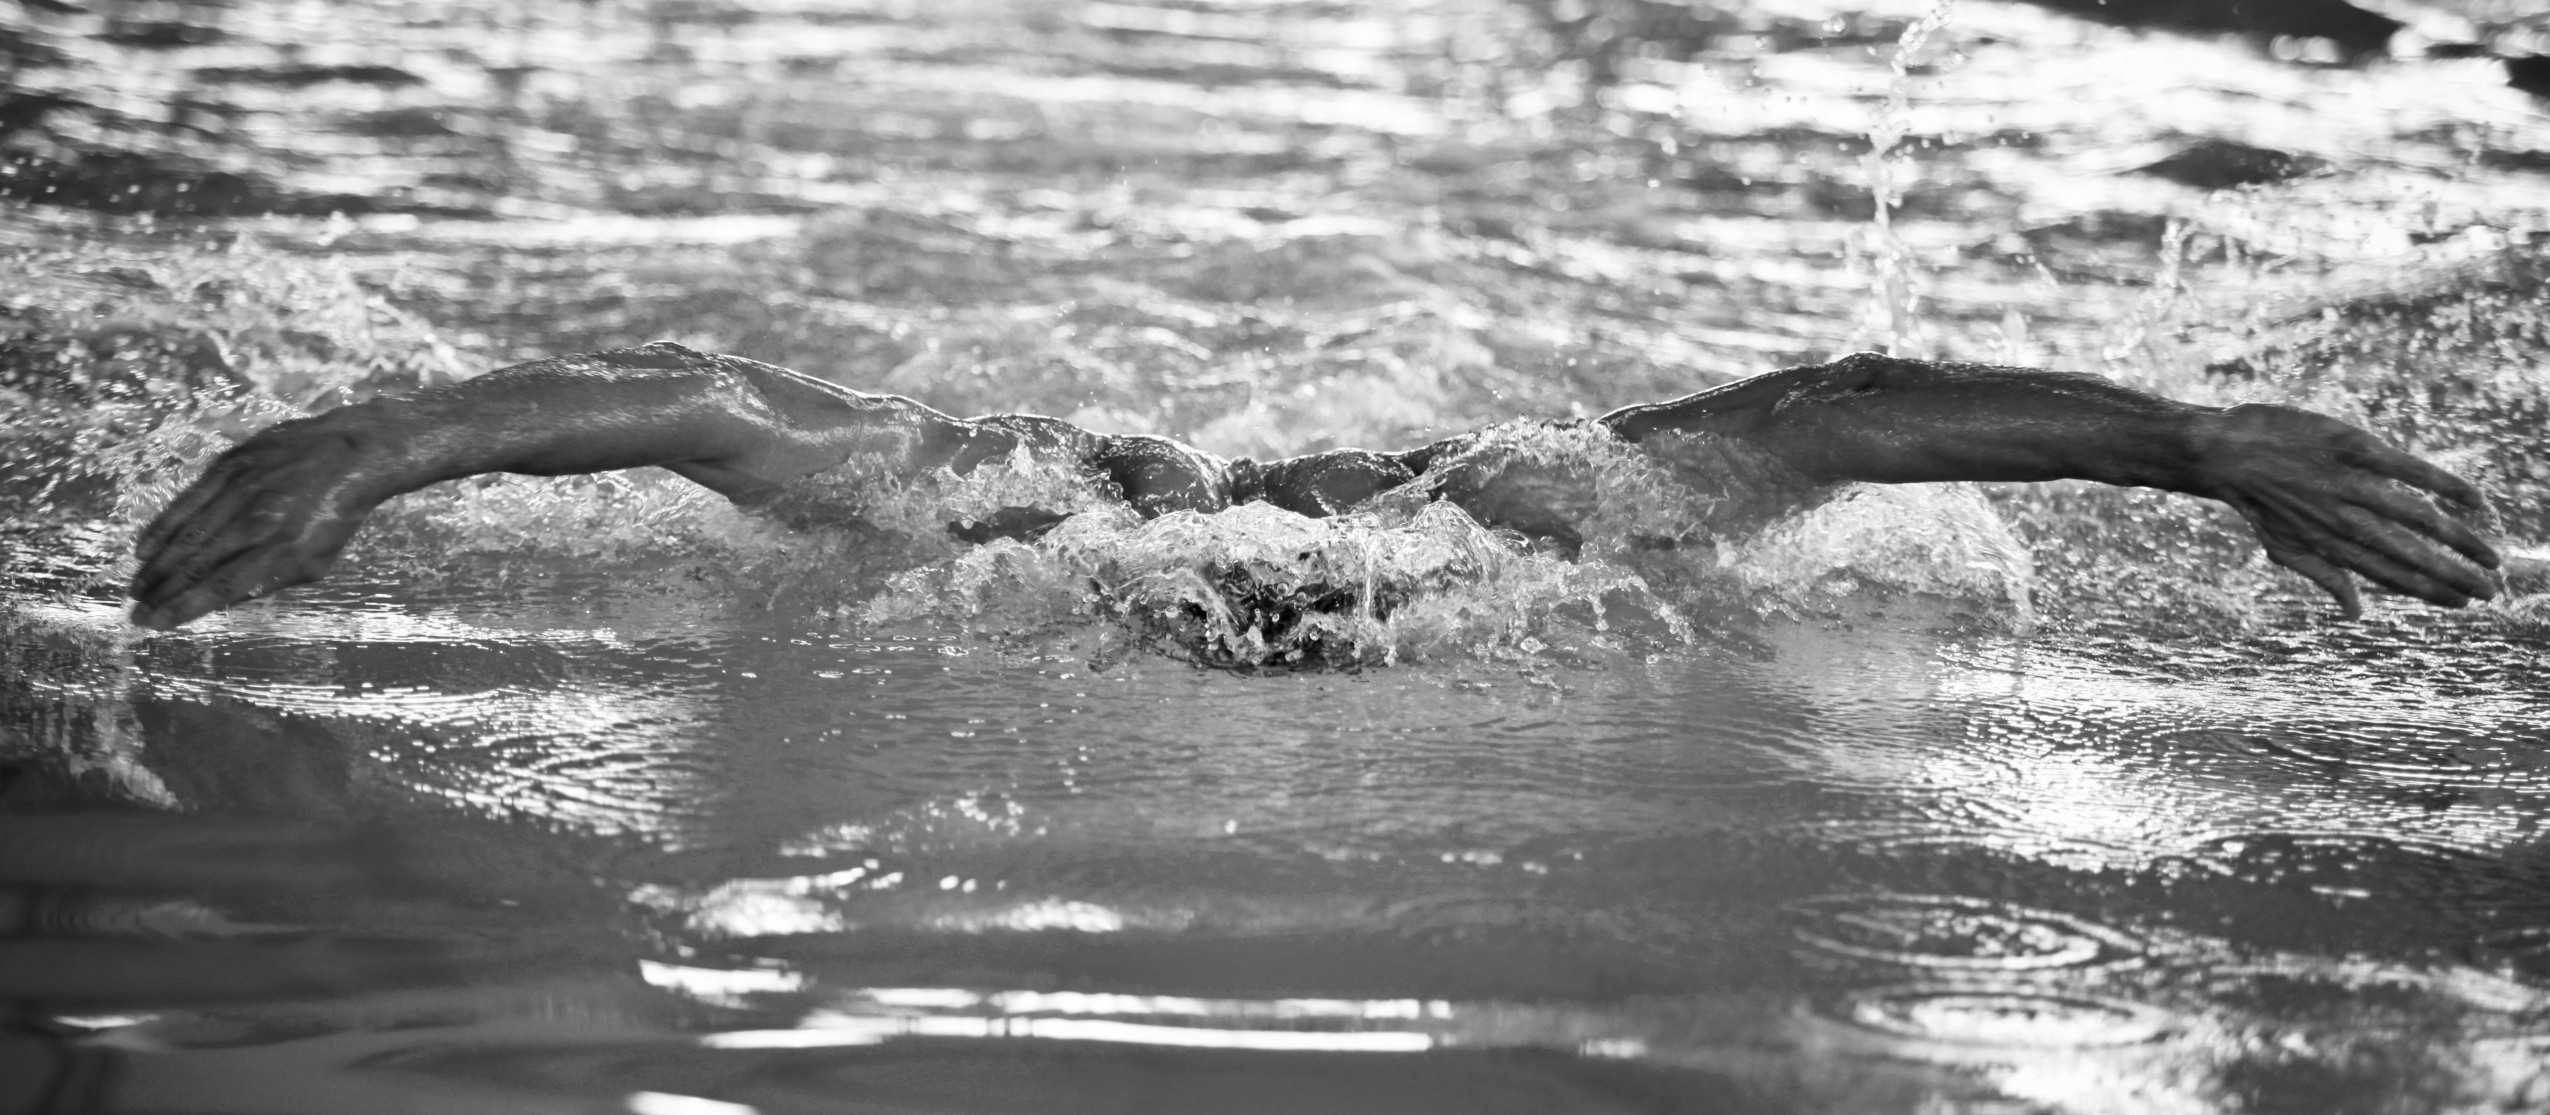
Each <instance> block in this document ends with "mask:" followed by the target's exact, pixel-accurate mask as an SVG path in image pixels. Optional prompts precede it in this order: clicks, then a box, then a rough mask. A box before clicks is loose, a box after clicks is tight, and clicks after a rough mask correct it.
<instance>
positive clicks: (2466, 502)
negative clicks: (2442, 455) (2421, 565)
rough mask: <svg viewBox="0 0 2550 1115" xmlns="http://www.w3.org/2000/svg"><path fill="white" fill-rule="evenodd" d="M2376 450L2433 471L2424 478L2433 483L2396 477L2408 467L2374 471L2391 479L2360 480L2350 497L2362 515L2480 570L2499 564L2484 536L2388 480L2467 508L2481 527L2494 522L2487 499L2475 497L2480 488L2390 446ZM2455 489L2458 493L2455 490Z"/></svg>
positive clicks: (2459, 519)
mask: <svg viewBox="0 0 2550 1115" xmlns="http://www.w3.org/2000/svg"><path fill="white" fill-rule="evenodd" d="M2380 448H2382V449H2384V450H2387V451H2388V452H2390V453H2391V454H2392V455H2393V456H2396V457H2398V458H2401V459H2402V460H2405V461H2407V462H2409V463H2411V464H2414V465H2416V466H2418V467H2419V468H2421V469H2424V470H2426V471H2427V472H2429V473H2431V474H2432V476H2430V477H2428V478H2426V481H2432V482H2425V481H2421V480H2417V479H2411V478H2409V477H2406V476H2401V475H2399V473H2400V472H2402V471H2409V470H2406V469H2400V470H2392V469H2372V470H2371V471H2374V472H2378V473H2380V474H2381V475H2382V476H2384V477H2388V478H2389V480H2374V479H2369V478H2368V479H2365V480H2362V481H2360V482H2359V483H2357V484H2356V485H2355V490H2354V491H2352V492H2350V493H2348V498H2349V500H2350V502H2352V503H2353V504H2354V505H2355V506H2356V507H2358V508H2361V509H2363V510H2364V511H2366V512H2370V513H2371V514H2373V515H2377V516H2380V517H2381V518H2383V519H2387V520H2389V521H2391V522H2395V523H2399V524H2401V525H2403V526H2406V527H2408V528H2411V529H2413V530H2415V531H2416V532H2417V533H2419V534H2421V535H2424V536H2425V537H2427V538H2431V539H2434V540H2435V541H2437V542H2441V543H2443V544H2444V545H2446V546H2450V547H2452V549H2453V550H2454V551H2456V552H2458V553H2459V554H2461V555H2462V556H2463V557H2465V558H2468V559H2470V560H2471V561H2473V562H2476V563H2478V564H2479V565H2481V566H2484V567H2486V568H2489V569H2494V568H2496V567H2497V565H2498V563H2499V561H2501V560H2502V559H2501V558H2500V557H2499V556H2498V553H2497V548H2496V547H2495V546H2492V545H2489V543H2488V540H2487V539H2486V538H2484V537H2482V536H2481V535H2480V533H2479V531H2478V530H2477V529H2475V528H2473V527H2472V526H2471V525H2470V524H2469V523H2467V522H2464V521H2463V520H2462V519H2461V518H2459V517H2457V516H2453V515H2448V514H2445V513H2444V511H2443V510H2442V509H2441V508H2439V507H2437V506H2436V505H2435V501H2433V500H2431V499H2428V498H2426V497H2425V496H2423V495H2419V494H2416V493H2413V492H2408V491H2404V490H2402V489H2401V488H2400V487H2399V485H2398V484H2393V483H2390V480H2396V481H2399V483H2400V484H2409V485H2414V486H2416V487H2418V488H2423V489H2425V490H2427V491H2430V492H2435V493H2437V494H2439V495H2442V496H2444V497H2446V498H2448V499H2451V500H2452V501H2453V502H2455V503H2457V504H2461V505H2462V506H2464V507H2466V508H2468V509H2470V511H2471V513H2472V514H2474V515H2476V516H2478V517H2479V520H2480V522H2481V523H2483V524H2492V523H2493V520H2494V519H2495V513H2494V511H2493V510H2492V509H2491V508H2490V507H2489V506H2488V501H2487V499H2486V498H2485V497H2483V496H2481V495H2480V494H2479V491H2478V489H2477V488H2474V487H2472V486H2471V485H2470V482H2469V481H2466V480H2463V479H2462V478H2460V477H2458V476H2455V475H2453V474H2452V473H2449V472H2445V471H2444V470H2442V469H2440V468H2436V467H2435V466H2433V465H2430V464H2427V463H2426V462H2424V461H2420V460H2418V459H2417V458H2415V457H2411V456H2409V455H2407V454H2405V453H2400V452H2399V451H2397V450H2392V449H2390V448H2389V447H2388V446H2381V447H2380ZM2368 467H2369V466H2368ZM2437 478H2440V480H2438V479H2437ZM2442 481H2449V482H2450V485H2451V486H2447V487H2438V486H2437V484H2439V483H2441V482H2442ZM2454 487H2457V488H2458V489H2459V490H2457V491H2456V490H2453V489H2454ZM2465 496H2466V497H2467V499H2465Z"/></svg>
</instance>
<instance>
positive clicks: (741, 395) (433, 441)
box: [132, 343, 1076, 629]
mask: <svg viewBox="0 0 2550 1115" xmlns="http://www.w3.org/2000/svg"><path fill="white" fill-rule="evenodd" d="M1054 425H1055V426H1056V427H1058V428H1060V430H1061V433H1060V434H1058V435H1057V436H1062V435H1067V434H1069V433H1075V432H1076V431H1070V430H1069V429H1068V428H1067V427H1061V426H1060V424H1059V423H1055V424H1054ZM1016 443H1017V437H1016V436H1015V431H1011V430H1007V429H1004V428H1001V427H997V426H992V425H986V424H983V423H974V422H966V421H963V420H959V419H955V418H951V417H949V416H947V415H945V414H941V413H939V412H938V411H935V410H931V409H930V408H928V407H925V406H922V405H921V404H919V403H916V402H913V401H912V400H910V399H904V398H900V397H898V396H891V395H868V394H863V393H860V392H855V391H850V390H847V389H844V388H840V387H836V386H834V385H832V384H829V383H825V382H823V381H821V380H817V379H813V378H811V377H807V376H802V375H798V374H796V373H794V372H789V371H785V370H783V369H780V368H774V367H771V366H770V365H766V364H757V363H754V362H753V361H749V360H741V359H737V358H733V357H723V356H708V355H705V354H702V353H697V352H693V351H691V350H689V349H685V348H682V347H680V346H678V345H672V344H665V343H658V344H653V345H647V346H644V347H642V348H638V349H630V350H625V351H619V352H609V353H597V354H592V355H587V356H572V357H562V358H559V359H554V360H542V361H537V362H534V363H530V364H524V365H520V366H517V367H512V368H506V369H503V370H500V371H495V372H490V373H488V374H487V375H484V376H480V377H478V378H476V379H471V380H465V381H463V382H460V383H456V384H450V385H447V386H443V387H436V388H430V389H427V390H425V391H420V392H417V393H415V394H413V395H407V396H402V397H394V398H393V397H385V398H380V399H374V400H371V401H369V402H364V403H358V404H355V405H352V406H347V407H340V408H338V409H336V410H333V411H329V412H328V413H326V414H322V415H318V416H316V417H313V418H305V419H300V420H296V421H292V422H286V423H283V424H281V425H278V426H274V427H271V428H269V429H266V430H264V431H261V432H259V433H258V434H257V435H256V436H254V437H251V438H249V439H248V440H247V441H245V442H242V443H241V444H239V445H238V446H236V447H234V448H232V449H231V450H230V451H229V452H227V453H225V454H223V455H222V456H221V458H220V459H218V460H216V461H215V462H214V463H213V465H212V466H211V467H210V468H208V469H206V470H205V472H204V475H203V476H201V477H200V478H198V479H197V480H196V481H195V482H194V483H193V484H192V485H191V486H189V487H188V488H187V489H186V490H185V491H184V492H182V493H180V494H179V495H178V497H177V498H176V499H175V500H173V501H171V502H170V503H169V505H168V507H167V508H166V509H164V510H162V511H161V512H160V514H159V516H158V517H157V518H156V519H154V520H153V521H152V522H151V524H150V525H149V526H148V527H147V528H145V529H144V530H143V532H142V535H141V537H140V540H139V542H138V543H137V545H136V547H135V550H136V555H137V557H138V558H139V560H140V568H139V570H138V571H137V572H136V573H135V575H134V577H133V582H132V594H133V601H134V603H133V612H132V617H133V622H134V623H136V624H139V625H141V626H144V627H155V628H161V629H167V628H173V627H176V626H178V625H180V624H183V623H186V622H187V621H189V620H192V619H194V618H196V617H198V616H201V615H203V614H205V613H207V612H210V611H212V610H214V609H216V608H220V607H224V606H226V605H229V604H232V603H236V602H238V601H241V600H247V599H251V598H254V597H258V596H263V595H265V594H267V593H271V592H274V591H276V590H278V589H281V588H285V587H288V586H291V585H296V584H302V583H305V582H308V581H311V580H315V579H317V578H318V577H319V576H320V575H322V574H323V573H325V572H326V570H327V569H328V567H329V566H330V565H331V564H333V563H334V562H335V560H336V558H337V555H338V554H339V553H341V552H342V551H343V550H344V548H345V544H346V542H347V541H348V540H349V539H350V538H352V537H353V535H354V532H355V530H356V529H357V528H359V527H360V526H361V525H362V523H363V520H364V519H365V517H367V516H368V515H370V514H371V512H372V510H373V509H374V508H375V507H378V506H379V505H380V504H381V503H382V502H383V501H385V500H387V499H389V498H390V497H392V496H396V495H399V494H401V493H404V492H409V491H414V490H416V489H418V488H422V487H425V486H427V485H429V484H434V483H437V482H440V481H443V480H450V479H454V478H458V477H462V476H471V475H475V474H478V473H484V472H513V473H523V474H528V475H534V476H559V475H566V474H571V473H588V472H605V471H610V470H614V469H623V468H638V467H642V466H647V465H658V466H662V467H664V468H667V469H670V470H672V471H674V472H676V473H679V474H681V475H683V476H685V477H688V478H690V479H692V480H694V481H697V482H699V483H701V484H703V485H706V486H707V487H709V488H712V489H714V490H716V491H717V492H719V493H720V494H723V495H725V496H727V497H728V498H730V499H734V500H736V501H738V502H745V503H749V502H752V501H754V500H757V499H759V498H762V497H764V496H767V495H769V494H770V493H772V492H773V491H775V490H776V489H777V488H778V487H779V486H780V485H781V484H784V483H786V482H787V481H788V480H791V479H794V478H796V477H800V476H804V475H807V474H810V473H814V472H819V471H822V470H824V469H828V468H832V467H835V466H838V465H840V464H842V463H844V462H846V461H849V460H851V459H852V458H854V457H863V458H868V459H871V460H874V461H875V462H876V465H877V467H878V468H879V469H881V470H893V471H910V470H917V469H922V468H929V467H936V466H939V465H954V466H956V467H958V468H960V469H961V468H965V467H970V464H971V462H972V461H973V460H975V459H980V458H982V457H985V456H988V455H991V454H993V453H1005V452H1007V451H1008V449H1009V448H1010V447H1011V446H1013V445H1015V444H1016Z"/></svg>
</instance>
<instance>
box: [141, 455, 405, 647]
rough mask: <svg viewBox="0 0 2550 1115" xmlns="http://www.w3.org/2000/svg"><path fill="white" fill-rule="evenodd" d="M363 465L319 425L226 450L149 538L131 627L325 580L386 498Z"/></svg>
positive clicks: (173, 621) (167, 624) (166, 622)
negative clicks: (366, 519)
mask: <svg viewBox="0 0 2550 1115" xmlns="http://www.w3.org/2000/svg"><path fill="white" fill-rule="evenodd" d="M365 465H366V455H365V451H364V450H363V448H362V446H361V445H359V444H358V443H356V442H355V441H352V440H350V439H347V438H344V437H342V436H338V435H336V434H332V433H330V432H329V431H327V430H326V429H324V428H321V427H320V426H319V425H318V424H316V423H298V422H296V423H287V424H285V425H282V426H278V427H275V428H273V429H271V430H267V431H265V432H263V433H260V434H258V435H257V436H256V437H254V438H251V439H249V440H248V441H247V442H246V443H245V444H242V445H240V446H239V447H238V448H236V449H233V450H231V451H230V452H229V453H227V454H225V455H224V456H223V457H222V459H221V460H220V461H218V462H216V463H215V464H214V465H213V467H212V468H210V469H208V470H206V472H205V474H204V476H203V478H202V479H200V480H197V481H196V482H195V484H194V485H193V486H191V487H189V488H188V489H187V490H186V491H185V492H184V493H182V494H180V495H179V496H178V498H177V499H176V500H174V501H172V502H171V503H170V505H169V507H168V509H167V510H165V511H163V512H161V513H160V515H159V517H158V518H157V519H155V520H154V521H153V522H152V523H151V525H150V526H149V528H147V529H146V530H145V531H144V532H143V534H142V537H141V540H140V542H139V543H138V544H137V546H136V547H135V549H136V551H137V553H138V555H139V557H140V559H141V564H140V568H139V569H138V570H137V571H136V572H135V573H134V575H133V581H132V586H131V591H132V596H133V614H132V618H133V622H134V623H136V624H139V625H141V626H144V627H157V628H163V629H165V628H171V627H175V626H177V625H179V624H182V623H185V622H187V621H189V620H192V619H194V618H196V617H197V616H200V615H203V614H204V613H205V612H209V611H211V610H213V609H215V608H219V607H222V606H224V605H228V604H233V603H237V602H239V601H241V600H246V599H250V598H253V597H256V596H261V595H264V594H266V593H269V592H273V591H275V590H277V589H280V588H283V587H286V586H288V585H295V584H299V583H302V582H304V581H308V580H311V579H313V578H316V577H317V576H319V574H320V573H322V572H324V571H325V570H326V568H327V567H328V565H329V564H331V563H333V562H334V561H335V559H336V555H337V554H338V552H340V551H341V550H343V549H344V547H345V543H346V540H347V539H349V538H351V537H352V536H353V533H354V530H355V528H356V527H357V526H359V525H361V523H362V521H363V518H364V517H365V516H366V515H367V514H369V513H370V510H371V508H372V507H373V506H374V505H375V504H377V503H378V502H379V500H380V498H381V494H380V493H379V492H378V491H377V490H376V489H377V485H375V484H373V483H371V482H370V481H367V480H365V479H364V478H363V477H364V473H365V472H366V468H365Z"/></svg>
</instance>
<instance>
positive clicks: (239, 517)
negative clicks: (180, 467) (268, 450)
mask: <svg viewBox="0 0 2550 1115" xmlns="http://www.w3.org/2000/svg"><path fill="white" fill-rule="evenodd" d="M258 479H259V478H258V477H255V476H253V475H249V474H248V470H245V469H239V468H228V469H222V470H220V471H218V472H216V473H209V474H207V475H206V476H205V477H204V479H203V481H202V482H199V483H198V485H197V486H196V487H195V488H193V489H189V490H188V491H187V493H186V496H181V497H180V498H179V503H178V504H173V505H171V506H170V508H169V510H168V511H167V512H164V513H162V515H161V516H160V519H159V521H157V522H154V523H153V524H152V530H153V532H154V533H155V534H156V536H157V537H156V541H157V542H158V545H157V546H156V547H153V546H151V545H150V541H149V540H146V541H145V542H144V543H143V545H142V546H140V547H138V548H137V552H138V553H139V554H140V555H141V559H142V560H141V567H140V568H139V569H137V570H135V571H134V573H133V583H132V593H133V596H134V597H135V598H136V599H142V598H146V597H148V596H149V595H151V594H153V593H155V592H157V591H158V590H159V589H160V588H161V586H163V585H165V584H166V583H167V582H168V581H169V580H170V579H171V578H175V577H180V576H184V575H186V574H187V572H188V571H189V570H194V571H201V570H203V569H207V568H210V567H211V566H213V565H217V564H219V563H220V562H222V561H223V560H225V559H227V558H229V557H230V556H231V555H233V554H236V553H238V552H239V551H241V550H244V549H247V548H249V547H250V546H254V545H256V544H257V543H258V542H260V541H262V537H261V536H262V535H263V534H264V533H267V532H266V531H255V532H254V533H251V532H250V530H249V529H247V528H248V527H249V524H247V523H245V522H243V520H247V519H249V518H250V517H251V516H252V515H254V516H256V517H257V518H258V519H260V520H262V519H267V518H272V517H274V516H275V510H274V508H273V501H272V500H271V499H261V497H265V496H268V495H270V493H268V492H266V491H265V490H264V488H263V486H262V485H260V484H259V483H258ZM198 492H201V493H203V494H202V496H201V498H194V499H189V498H186V497H188V496H195V495H196V494H197V493H198ZM260 508H262V510H261V509H260Z"/></svg>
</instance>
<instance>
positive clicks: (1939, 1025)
mask: <svg viewBox="0 0 2550 1115" xmlns="http://www.w3.org/2000/svg"><path fill="white" fill-rule="evenodd" d="M1824 1009H1825V1010H1827V1011H1829V1013H1830V1015H1831V1017H1832V1018H1833V1019H1834V1020H1835V1021H1839V1022H1841V1023H1844V1024H1846V1025H1849V1026H1852V1027H1856V1028H1858V1029H1861V1030H1869V1031H1875V1032H1877V1033H1880V1034H1885V1035H1888V1036H1891V1037H1897V1038H1909V1039H1914V1040H1918V1041H1925V1042H1940V1043H1946V1044H1951V1045H1973V1046H1992V1047H1996V1048H2003V1049H2010V1048H2017V1049H2087V1048H2096V1047H2101V1046H2118V1045H2138V1044H2141V1043H2143V1042H2148V1041H2153V1040H2156V1039H2158V1038H2160V1037H2161V1036H2163V1035H2165V1034H2167V1033H2168V1032H2169V1030H2170V1025H2169V1019H2170V1015H2169V1013H2168V1012H2166V1011H2163V1010H2161V1009H2160V1008H2157V1007H2150V1006H2144V1005H2141V1004H2137V1003H2128V1002H2123V1001H2120V1000H2115V999H2107V998H2100V997H2096V996H2090V995H2048V994H2037V993H2032V992H2017V991H1978V990H1974V989H1970V988H1955V987H1935V986H1917V985H1914V986H1896V987H1883V988H1873V989H1870V990H1866V991H1858V992H1853V993H1851V994H1848V995H1845V996H1843V997H1842V998H1841V999H1840V1000H1838V1001H1837V1002H1834V1003H1832V1004H1830V1005H1828V1006H1827V1007H1825V1008H1824Z"/></svg>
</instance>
